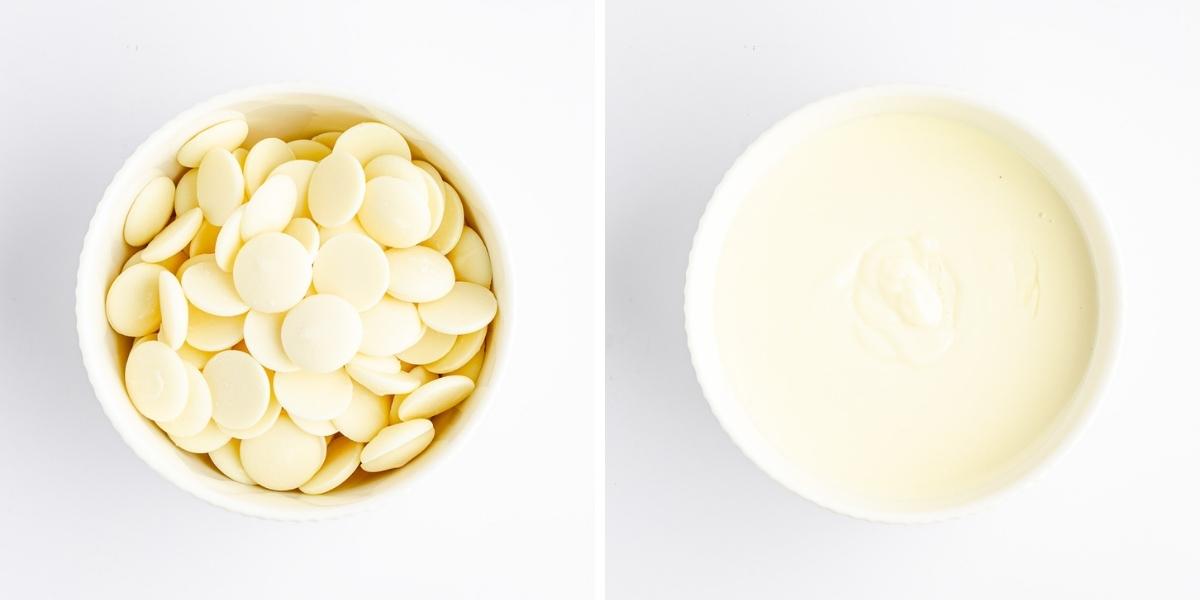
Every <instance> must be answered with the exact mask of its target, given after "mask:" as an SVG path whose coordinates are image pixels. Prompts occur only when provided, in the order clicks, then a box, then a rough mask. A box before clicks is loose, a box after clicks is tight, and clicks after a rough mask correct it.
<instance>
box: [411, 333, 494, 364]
mask: <svg viewBox="0 0 1200 600" xmlns="http://www.w3.org/2000/svg"><path fill="white" fill-rule="evenodd" d="M486 337H487V327H484V328H483V329H480V330H479V331H472V332H471V333H467V334H464V335H460V336H458V339H456V340H454V346H451V348H450V351H449V352H447V353H446V355H445V356H443V357H441V358H439V359H437V360H435V361H433V362H431V363H429V364H427V365H425V368H426V369H427V370H428V371H429V372H430V373H437V374H439V375H444V374H446V373H450V372H451V371H454V370H455V369H460V368H462V366H463V365H465V364H467V361H469V360H471V357H473V356H475V355H476V354H478V353H479V349H480V348H483V340H484V338H486Z"/></svg>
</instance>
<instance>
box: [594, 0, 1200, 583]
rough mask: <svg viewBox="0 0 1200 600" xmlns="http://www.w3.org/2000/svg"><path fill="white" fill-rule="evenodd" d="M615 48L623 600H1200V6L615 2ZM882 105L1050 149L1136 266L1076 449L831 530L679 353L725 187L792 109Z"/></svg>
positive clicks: (612, 535) (611, 409)
mask: <svg viewBox="0 0 1200 600" xmlns="http://www.w3.org/2000/svg"><path fill="white" fill-rule="evenodd" d="M1122 5H1123V6H1122ZM607 26H608V37H607V47H608V57H607V76H608V79H607V89H608V95H607V102H608V105H607V128H608V135H607V148H608V149H607V154H606V156H607V159H606V160H607V170H608V175H607V193H608V205H607V223H606V227H607V236H606V237H607V255H608V256H607V261H608V262H607V276H608V277H607V293H606V296H607V329H608V331H607V342H608V350H607V369H608V375H607V378H606V379H607V394H608V413H607V423H606V426H607V477H608V484H607V489H606V491H607V503H608V520H607V531H608V538H607V545H608V549H607V568H608V578H607V581H608V592H609V596H610V597H611V598H620V599H622V600H625V599H634V598H655V599H657V598H667V597H673V598H689V599H696V600H699V599H704V598H821V599H827V598H854V599H868V598H870V599H874V598H889V599H901V598H914V599H917V598H919V599H923V600H927V599H935V598H954V599H962V598H972V599H980V598H983V599H990V598H1005V599H1011V598H1037V599H1041V598H1054V599H1061V598H1182V597H1190V598H1194V597H1197V595H1198V594H1200V571H1198V570H1197V565H1198V564H1200V550H1198V544H1197V541H1198V539H1200V402H1197V399H1198V394H1197V392H1196V385H1195V381H1196V378H1195V377H1196V376H1195V374H1196V371H1197V361H1198V360H1200V353H1198V352H1197V343H1196V340H1197V338H1198V335H1200V311H1198V310H1197V308H1196V305H1197V297H1198V296H1200V283H1198V281H1200V261H1198V260H1197V259H1198V258H1200V250H1197V246H1196V237H1197V236H1196V231H1197V223H1198V222H1200V202H1197V200H1198V199H1200V198H1197V196H1198V192H1197V183H1198V181H1200V144H1197V142H1196V140H1197V139H1200V69H1198V68H1197V59H1198V57H1200V4H1197V3H1194V2H1183V1H1180V2H1138V3H1133V2H1128V3H1117V2H1013V1H1007V2H990V3H979V2H954V1H950V0H946V1H940V2H883V1H862V0H859V1H847V2H814V1H803V2H737V3H705V5H703V6H700V5H698V3H693V2H684V1H682V0H671V1H661V2H653V3H642V2H634V1H632V0H609V2H608V17H607ZM878 83H925V84H937V85H945V86H951V87H954V88H958V89H961V90H964V91H967V92H970V93H973V94H975V95H976V96H978V97H980V98H982V99H984V100H989V101H992V102H994V103H996V104H997V105H999V106H1000V107H1001V108H1003V109H1006V110H1007V111H1008V112H1012V113H1015V114H1016V115H1018V116H1019V117H1022V118H1023V119H1024V120H1025V121H1027V122H1028V123H1030V124H1031V125H1032V126H1033V127H1034V128H1035V129H1037V130H1039V131H1041V132H1042V133H1044V134H1045V136H1046V137H1048V138H1049V139H1050V141H1051V143H1052V144H1053V145H1055V146H1057V147H1058V148H1059V149H1060V150H1061V151H1063V152H1064V153H1065V154H1066V155H1067V156H1068V157H1069V159H1071V160H1072V161H1073V162H1075V163H1076V164H1077V166H1078V167H1080V168H1081V170H1082V171H1083V172H1084V175H1085V177H1087V178H1088V179H1089V181H1090V182H1091V183H1092V184H1093V186H1094V188H1095V190H1096V191H1097V192H1098V193H1099V194H1100V196H1101V198H1100V202H1101V204H1102V208H1103V209H1104V210H1105V211H1106V213H1107V215H1108V216H1109V217H1110V220H1111V221H1112V224H1113V229H1114V236H1115V240H1116V243H1117V245H1118V247H1119V250H1120V253H1121V257H1122V259H1123V266H1124V269H1123V275H1124V279H1125V291H1126V296H1125V299H1126V307H1127V311H1126V327H1125V333H1126V336H1125V341H1124V345H1123V351H1122V355H1121V357H1120V359H1119V361H1118V365H1117V371H1116V374H1115V378H1114V380H1113V381H1112V384H1111V386H1110V387H1109V390H1108V393H1107V394H1106V396H1105V398H1104V400H1103V402H1102V404H1101V407H1100V410H1099V411H1098V414H1097V415H1096V418H1095V420H1094V421H1093V423H1092V426H1091V427H1090V429H1089V430H1088V431H1087V432H1086V434H1085V435H1084V436H1083V438H1082V440H1081V441H1080V443H1079V444H1078V445H1077V446H1075V448H1074V449H1073V451H1072V452H1070V453H1068V455H1067V456H1066V457H1065V459H1064V460H1062V461H1061V462H1060V463H1059V464H1058V465H1057V466H1056V467H1055V468H1054V469H1052V470H1051V471H1050V472H1049V474H1048V476H1047V477H1046V478H1044V479H1043V480H1042V481H1040V482H1039V483H1038V484H1036V485H1035V486H1034V487H1032V488H1030V489H1028V490H1026V491H1025V492H1023V493H1021V494H1018V495H1015V496H1013V497H1011V498H1009V499H1008V500H1007V501H1006V502H1004V503H1003V504H1001V505H999V506H996V507H995V508H993V509H991V510H990V511H988V512H985V513H982V514H978V515H975V516H971V517H967V518H964V519H961V520H957V521H952V522H946V523H940V524H933V525H922V526H888V525H877V524H870V523H865V522H859V521H855V520H852V519H849V518H846V517H841V516H837V515H834V514H832V513H828V512H825V511H823V510H821V509H819V508H817V507H816V506H814V505H812V504H810V503H808V502H806V501H804V500H802V499H800V498H799V497H797V496H794V495H793V494H791V493H790V492H788V491H786V490H785V489H784V488H783V487H782V486H780V485H778V484H776V483H774V482H773V481H771V480H770V479H768V478H767V477H766V476H765V475H764V474H762V473H761V472H759V471H758V470H757V469H756V468H755V467H754V466H753V465H752V464H751V463H750V462H749V460H748V459H746V458H744V457H743V456H742V455H741V454H740V453H739V452H738V451H737V449H736V448H735V447H734V446H733V444H732V443H731V442H730V441H729V439H728V438H727V437H726V436H725V435H724V433H723V431H722V430H721V429H720V428H719V426H718V425H717V423H716V421H715V419H714V418H713V417H712V415H711V413H710V412H709V410H708V407H707V404H706V403H705V402H704V400H703V398H702V397H701V395H700V389H699V386H698V385H697V384H696V382H695V378H694V375H693V373H692V369H691V365H690V363H689V361H688V354H687V349H686V346H685V337H684V333H683V315H682V306H683V296H682V289H683V276H684V268H685V266H686V264H687V253H688V249H689V247H690V244H691V236H692V234H693V232H694V231H695V227H696V223H697V220H698V218H699V216H700V213H701V211H702V209H703V207H704V204H705V202H706V201H707V199H708V197H709V195H710V194H711V193H712V190H713V188H714V186H715V185H716V184H717V182H718V181H719V179H720V177H721V175H722V174H723V172H724V170H725V169H726V168H727V167H728V166H729V165H730V164H731V163H732V162H733V160H734V158H736V157H737V155H738V154H740V153H741V151H742V150H743V149H744V148H745V147H746V145H747V144H748V143H749V142H750V141H752V140H753V139H754V137H756V136H757V135H758V134H759V133H760V132H762V131H763V130H765V129H766V128H767V127H768V126H770V125H771V124H772V123H774V122H775V121H777V120H779V119H780V118H782V117H783V116H785V115H786V114H788V113H789V112H791V111H793V110H795V109H797V108H799V107H800V106H802V105H804V104H805V103H807V102H810V101H812V100H815V99H818V98H820V97H823V96H826V95H829V94H832V93H836V92H839V91H843V90H846V89H849V88H853V87H857V86H862V85H870V84H878Z"/></svg>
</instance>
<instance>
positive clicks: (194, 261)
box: [175, 254, 217, 281]
mask: <svg viewBox="0 0 1200 600" xmlns="http://www.w3.org/2000/svg"><path fill="white" fill-rule="evenodd" d="M216 260H217V259H216V256H215V255H213V254H197V255H195V256H193V257H191V258H189V259H187V260H185V261H183V264H181V265H179V268H177V269H175V278H176V279H178V280H180V281H183V274H184V273H185V272H187V270H188V269H190V268H192V267H194V266H196V265H198V264H200V263H202V262H214V261H216Z"/></svg>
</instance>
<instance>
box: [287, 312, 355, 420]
mask: <svg viewBox="0 0 1200 600" xmlns="http://www.w3.org/2000/svg"><path fill="white" fill-rule="evenodd" d="M280 335H281V339H282V340H283V349H284V350H285V351H286V352H287V355H288V358H291V359H292V362H294V363H296V365H298V366H299V367H300V368H301V369H304V370H305V371H311V372H313V373H328V372H330V371H336V370H338V369H340V368H342V367H343V366H345V364H346V363H348V362H350V359H352V358H354V354H355V353H357V352H358V347H359V345H361V344H362V319H361V318H359V316H358V311H356V310H354V307H353V306H351V305H350V303H349V302H346V301H345V300H343V299H341V298H339V297H337V296H333V295H330V294H318V295H315V296H309V297H307V298H305V299H304V300H302V301H300V304H298V305H296V307H295V308H293V309H292V310H290V311H288V314H287V316H286V317H284V319H283V328H282V330H281V334H280ZM300 416H302V417H305V418H310V419H311V418H318V417H313V416H311V415H304V414H302V415H300Z"/></svg>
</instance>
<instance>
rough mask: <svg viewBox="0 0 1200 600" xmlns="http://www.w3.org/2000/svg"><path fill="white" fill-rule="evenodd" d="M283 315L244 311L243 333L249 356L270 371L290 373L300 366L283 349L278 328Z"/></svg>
mask: <svg viewBox="0 0 1200 600" xmlns="http://www.w3.org/2000/svg"><path fill="white" fill-rule="evenodd" d="M284 316H285V315H284V313H275V314H268V313H261V312H258V311H256V310H251V311H250V312H248V313H246V322H245V323H244V325H243V327H244V329H243V334H244V338H245V342H246V349H247V351H249V352H250V356H253V357H254V359H255V360H257V361H258V362H260V363H262V365H263V366H264V367H266V368H268V369H271V370H272V371H276V372H280V373H290V372H292V371H298V370H300V367H298V366H296V363H294V362H292V359H290V358H288V357H287V353H285V352H284V351H283V340H282V339H281V338H280V330H281V329H282V328H283V317H284Z"/></svg>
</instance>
